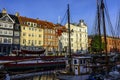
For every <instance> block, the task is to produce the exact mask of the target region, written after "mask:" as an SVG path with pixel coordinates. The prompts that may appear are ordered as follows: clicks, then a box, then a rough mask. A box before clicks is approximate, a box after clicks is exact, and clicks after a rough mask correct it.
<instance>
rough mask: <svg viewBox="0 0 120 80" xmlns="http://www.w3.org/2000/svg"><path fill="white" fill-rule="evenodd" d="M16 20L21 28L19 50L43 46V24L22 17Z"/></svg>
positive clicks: (36, 20)
mask: <svg viewBox="0 0 120 80" xmlns="http://www.w3.org/2000/svg"><path fill="white" fill-rule="evenodd" d="M18 19H19V22H20V26H21V37H20V45H21V48H23V47H25V48H27V49H32V48H39V47H40V46H43V28H42V26H43V24H41V23H40V20H38V19H31V18H26V17H22V16H18ZM33 46H34V47H33Z"/></svg>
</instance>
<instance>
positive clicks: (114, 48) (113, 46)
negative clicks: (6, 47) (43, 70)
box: [88, 36, 120, 52]
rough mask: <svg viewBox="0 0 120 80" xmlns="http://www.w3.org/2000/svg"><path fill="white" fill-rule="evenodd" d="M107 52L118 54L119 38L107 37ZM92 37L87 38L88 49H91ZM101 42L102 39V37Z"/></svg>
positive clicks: (119, 47) (119, 48)
mask: <svg viewBox="0 0 120 80" xmlns="http://www.w3.org/2000/svg"><path fill="white" fill-rule="evenodd" d="M106 39H107V51H108V52H120V38H117V37H110V36H107V37H106ZM91 41H92V36H89V38H88V45H89V48H90V47H91ZM102 42H104V37H103V36H102Z"/></svg>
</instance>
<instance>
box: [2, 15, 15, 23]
mask: <svg viewBox="0 0 120 80" xmlns="http://www.w3.org/2000/svg"><path fill="white" fill-rule="evenodd" d="M5 16H8V17H9V19H10V20H11V21H12V22H13V23H15V21H14V20H13V19H12V18H11V17H10V16H9V15H8V14H6V15H4V16H3V17H1V18H0V19H3V18H4V17H5Z"/></svg>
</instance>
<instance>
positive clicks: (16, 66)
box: [0, 56, 65, 75]
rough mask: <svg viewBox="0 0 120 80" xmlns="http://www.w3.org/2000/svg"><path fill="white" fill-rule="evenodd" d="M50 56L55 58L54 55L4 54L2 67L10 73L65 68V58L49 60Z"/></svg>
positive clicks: (1, 61)
mask: <svg viewBox="0 0 120 80" xmlns="http://www.w3.org/2000/svg"><path fill="white" fill-rule="evenodd" d="M44 57H45V56H44ZM46 58H47V60H46ZM49 58H50V59H53V58H54V57H50V56H49V57H45V58H43V57H41V58H40V57H32V56H27V57H22V56H3V57H1V58H0V64H1V66H3V67H2V68H1V69H5V71H7V72H8V73H9V74H10V75H13V74H19V73H28V72H37V71H47V70H57V69H64V68H65V60H60V61H56V60H51V61H50V60H49V61H48V59H49ZM58 58H59V57H58Z"/></svg>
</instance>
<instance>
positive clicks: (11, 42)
mask: <svg viewBox="0 0 120 80" xmlns="http://www.w3.org/2000/svg"><path fill="white" fill-rule="evenodd" d="M19 48H20V25H19V20H18V18H17V16H15V15H11V14H8V13H7V11H6V10H5V9H3V10H2V13H0V53H5V54H9V53H10V52H11V51H12V50H13V49H19Z"/></svg>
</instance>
